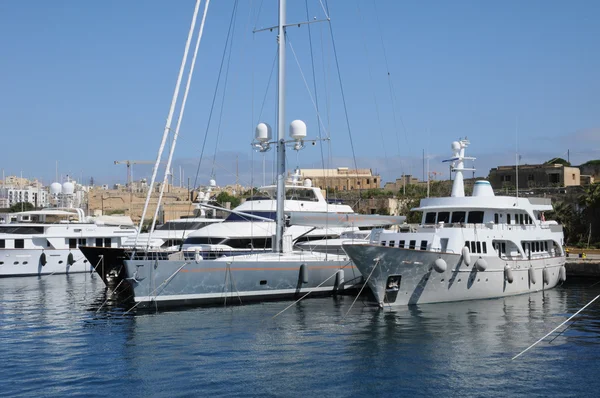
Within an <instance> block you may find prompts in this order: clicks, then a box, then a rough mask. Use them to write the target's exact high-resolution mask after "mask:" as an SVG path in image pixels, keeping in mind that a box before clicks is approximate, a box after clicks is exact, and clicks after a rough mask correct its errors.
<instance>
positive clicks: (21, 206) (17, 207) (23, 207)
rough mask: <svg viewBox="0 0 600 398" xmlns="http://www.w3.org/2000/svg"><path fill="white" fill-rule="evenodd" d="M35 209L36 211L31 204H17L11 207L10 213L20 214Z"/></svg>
mask: <svg viewBox="0 0 600 398" xmlns="http://www.w3.org/2000/svg"><path fill="white" fill-rule="evenodd" d="M33 209H35V207H34V206H33V205H32V204H31V203H29V202H18V203H15V204H14V205H12V206H10V208H9V209H8V211H9V212H10V213H18V212H20V211H30V210H33Z"/></svg>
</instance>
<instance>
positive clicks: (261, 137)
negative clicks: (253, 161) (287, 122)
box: [254, 123, 272, 142]
mask: <svg viewBox="0 0 600 398" xmlns="http://www.w3.org/2000/svg"><path fill="white" fill-rule="evenodd" d="M271 131H272V130H271V126H269V125H268V124H267V123H259V124H258V126H256V130H255V131H254V138H256V141H259V142H269V141H270V140H271V137H272V134H271Z"/></svg>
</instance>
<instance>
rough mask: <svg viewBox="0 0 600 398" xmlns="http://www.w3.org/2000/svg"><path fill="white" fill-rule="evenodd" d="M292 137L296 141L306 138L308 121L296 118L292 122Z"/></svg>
mask: <svg viewBox="0 0 600 398" xmlns="http://www.w3.org/2000/svg"><path fill="white" fill-rule="evenodd" d="M290 137H292V138H293V139H294V140H296V141H299V140H303V139H304V138H306V123H304V122H303V121H302V120H294V121H293V122H292V123H290Z"/></svg>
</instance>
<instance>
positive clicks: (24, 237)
mask: <svg viewBox="0 0 600 398" xmlns="http://www.w3.org/2000/svg"><path fill="white" fill-rule="evenodd" d="M13 217H15V218H16V220H15V221H13V222H10V223H7V224H0V277H5V276H21V275H46V274H65V273H74V272H85V271H90V270H92V269H93V266H95V265H94V264H89V263H88V261H87V260H86V259H85V257H84V256H83V254H82V253H81V251H80V250H79V249H78V248H79V246H102V247H121V246H122V244H123V241H124V240H125V238H126V237H127V236H129V235H132V234H134V233H135V232H136V228H135V227H134V226H133V223H132V222H131V219H130V218H129V217H118V216H101V217H96V218H91V217H85V216H84V213H83V210H82V209H78V208H50V209H44V210H34V211H25V212H20V213H15V214H14V215H13Z"/></svg>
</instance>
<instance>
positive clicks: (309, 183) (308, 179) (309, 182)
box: [303, 178, 312, 188]
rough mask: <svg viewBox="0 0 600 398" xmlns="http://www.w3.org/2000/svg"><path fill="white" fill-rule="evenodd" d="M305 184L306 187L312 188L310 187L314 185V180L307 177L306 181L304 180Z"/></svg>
mask: <svg viewBox="0 0 600 398" xmlns="http://www.w3.org/2000/svg"><path fill="white" fill-rule="evenodd" d="M303 185H304V186H305V187H306V188H310V187H312V181H311V180H310V178H307V179H305V180H304V182H303Z"/></svg>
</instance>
